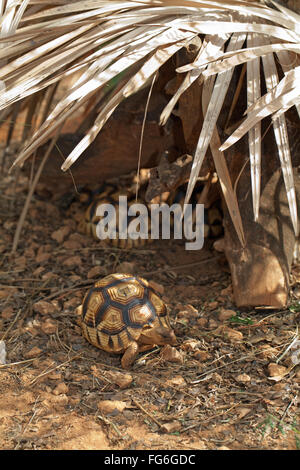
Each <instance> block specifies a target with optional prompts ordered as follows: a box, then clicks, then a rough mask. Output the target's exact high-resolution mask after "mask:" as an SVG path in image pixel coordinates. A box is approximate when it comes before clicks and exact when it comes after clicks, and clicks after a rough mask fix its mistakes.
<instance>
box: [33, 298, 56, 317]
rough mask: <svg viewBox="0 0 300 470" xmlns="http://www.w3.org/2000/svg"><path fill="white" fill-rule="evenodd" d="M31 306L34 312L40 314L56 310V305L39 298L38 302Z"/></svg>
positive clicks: (48, 313)
mask: <svg viewBox="0 0 300 470" xmlns="http://www.w3.org/2000/svg"><path fill="white" fill-rule="evenodd" d="M32 308H33V311H34V312H35V313H39V314H40V315H51V313H55V312H56V307H55V306H54V305H52V303H50V302H46V301H45V300H39V301H38V302H35V304H33V306H32Z"/></svg>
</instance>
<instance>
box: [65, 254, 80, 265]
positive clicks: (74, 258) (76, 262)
mask: <svg viewBox="0 0 300 470" xmlns="http://www.w3.org/2000/svg"><path fill="white" fill-rule="evenodd" d="M81 264H82V261H81V258H80V256H71V257H70V258H67V259H65V260H64V261H63V265H64V266H80V265H81Z"/></svg>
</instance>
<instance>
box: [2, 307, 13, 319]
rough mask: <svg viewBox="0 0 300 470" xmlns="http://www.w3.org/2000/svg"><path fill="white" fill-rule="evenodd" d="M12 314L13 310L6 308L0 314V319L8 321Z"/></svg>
mask: <svg viewBox="0 0 300 470" xmlns="http://www.w3.org/2000/svg"><path fill="white" fill-rule="evenodd" d="M13 314H14V309H13V308H12V307H6V308H4V309H3V310H2V312H1V317H2V318H3V319H4V320H9V319H10V318H11V317H12V316H13Z"/></svg>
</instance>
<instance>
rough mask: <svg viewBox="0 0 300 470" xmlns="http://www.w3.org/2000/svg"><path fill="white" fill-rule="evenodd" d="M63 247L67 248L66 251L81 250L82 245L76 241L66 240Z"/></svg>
mask: <svg viewBox="0 0 300 470" xmlns="http://www.w3.org/2000/svg"><path fill="white" fill-rule="evenodd" d="M63 247H64V248H66V250H78V249H79V248H81V243H79V242H77V241H75V240H66V241H65V242H64V243H63Z"/></svg>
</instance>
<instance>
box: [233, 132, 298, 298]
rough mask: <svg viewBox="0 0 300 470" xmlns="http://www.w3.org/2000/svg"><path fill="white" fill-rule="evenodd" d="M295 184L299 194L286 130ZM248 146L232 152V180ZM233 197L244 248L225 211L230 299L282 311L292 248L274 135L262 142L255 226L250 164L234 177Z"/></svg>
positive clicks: (294, 139) (293, 135) (294, 138)
mask: <svg viewBox="0 0 300 470" xmlns="http://www.w3.org/2000/svg"><path fill="white" fill-rule="evenodd" d="M289 131H290V132H289V135H290V144H291V149H292V158H293V165H294V167H295V168H294V174H295V184H296V189H297V193H298V194H299V190H300V186H299V176H298V171H297V165H298V164H299V161H300V151H299V150H300V136H299V131H298V129H297V127H293V125H292V123H290V125H289ZM246 149H247V141H246V139H244V140H243V141H242V142H241V143H240V144H239V145H237V146H236V148H234V149H233V150H232V151H231V155H230V159H231V163H230V166H231V174H232V176H233V180H234V181H235V180H236V178H237V177H238V175H239V173H240V171H241V168H242V166H243V165H244V164H245V161H246V158H245V150H246ZM238 178H239V179H238V183H237V196H238V201H239V207H240V211H241V215H242V220H243V225H244V231H245V237H246V246H245V247H244V248H242V247H241V245H240V243H239V241H238V238H237V236H236V233H235V231H234V228H233V225H232V222H231V220H230V216H229V214H228V212H227V210H226V209H225V217H224V228H225V253H226V257H227V260H228V262H229V265H230V269H231V275H232V285H233V292H234V300H235V303H236V304H237V306H238V307H241V306H271V307H283V306H285V305H286V303H287V301H288V292H289V274H290V270H291V264H292V259H293V251H294V246H295V234H294V230H293V227H292V222H291V218H290V212H289V206H288V201H287V196H286V190H285V185H284V181H283V177H282V172H281V169H280V164H279V160H278V157H277V149H276V147H275V142H274V135H273V131H272V130H270V131H269V132H268V133H267V135H266V137H265V139H264V141H263V156H262V188H261V200H260V216H259V221H258V222H254V216H253V209H252V192H251V185H250V181H251V180H250V165H249V163H246V165H245V167H244V170H243V171H242V173H241V174H240V176H239V177H238Z"/></svg>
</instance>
